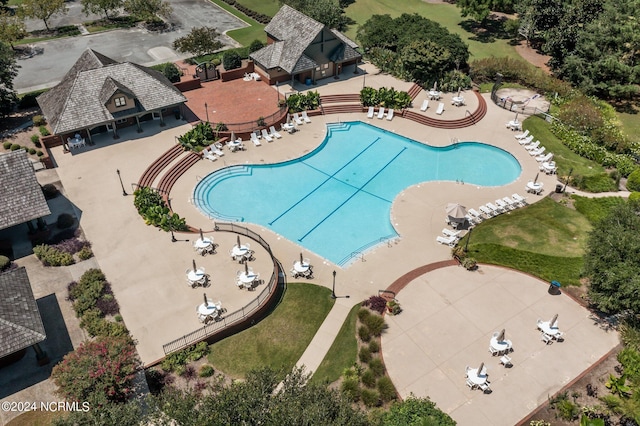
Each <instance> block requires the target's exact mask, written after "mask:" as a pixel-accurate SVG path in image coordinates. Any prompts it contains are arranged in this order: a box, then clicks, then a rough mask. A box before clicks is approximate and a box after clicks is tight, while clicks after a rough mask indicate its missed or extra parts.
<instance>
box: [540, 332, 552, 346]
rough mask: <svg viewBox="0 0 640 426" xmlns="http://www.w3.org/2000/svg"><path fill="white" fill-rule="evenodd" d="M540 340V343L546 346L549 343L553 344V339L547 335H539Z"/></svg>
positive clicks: (543, 333)
mask: <svg viewBox="0 0 640 426" xmlns="http://www.w3.org/2000/svg"><path fill="white" fill-rule="evenodd" d="M540 338H541V339H542V341H543V342H544V343H545V344H546V345H548V344H550V343H553V337H551V336H549V335H548V334H547V333H545V332H542V334H541V335H540Z"/></svg>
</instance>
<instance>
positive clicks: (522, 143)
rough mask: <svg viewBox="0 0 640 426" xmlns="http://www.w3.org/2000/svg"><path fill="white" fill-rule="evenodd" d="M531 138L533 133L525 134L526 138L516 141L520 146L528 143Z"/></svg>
mask: <svg viewBox="0 0 640 426" xmlns="http://www.w3.org/2000/svg"><path fill="white" fill-rule="evenodd" d="M532 140H533V135H532V136H527V137H526V138H522V139H520V140H519V141H518V143H519V144H520V145H522V146H525V145H528V144H530V143H531V141H532Z"/></svg>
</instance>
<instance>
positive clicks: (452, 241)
mask: <svg viewBox="0 0 640 426" xmlns="http://www.w3.org/2000/svg"><path fill="white" fill-rule="evenodd" d="M461 232H462V231H461V230H457V231H452V230H451V229H449V228H443V229H442V234H443V235H444V236H443V235H438V236H437V237H436V241H437V242H439V243H440V244H444V245H447V246H449V247H453V246H455V245H456V244H457V243H458V241H459V240H460V238H461V237H460V233H461Z"/></svg>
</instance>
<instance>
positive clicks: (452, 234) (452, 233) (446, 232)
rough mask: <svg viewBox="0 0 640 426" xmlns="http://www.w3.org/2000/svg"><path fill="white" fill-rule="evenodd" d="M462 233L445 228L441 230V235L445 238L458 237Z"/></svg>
mask: <svg viewBox="0 0 640 426" xmlns="http://www.w3.org/2000/svg"><path fill="white" fill-rule="evenodd" d="M461 232H462V231H452V230H450V229H447V228H443V229H442V233H443V234H444V235H445V236H446V237H458V236H459V235H460V233H461Z"/></svg>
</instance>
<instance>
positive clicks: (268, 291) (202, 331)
mask: <svg viewBox="0 0 640 426" xmlns="http://www.w3.org/2000/svg"><path fill="white" fill-rule="evenodd" d="M214 229H215V230H216V231H223V232H225V231H226V232H234V233H236V234H240V235H244V236H245V237H248V238H251V239H252V240H254V241H256V242H257V243H258V244H260V245H261V246H262V247H263V248H264V249H265V250H266V251H267V253H269V256H270V257H271V260H272V262H273V272H272V273H271V278H270V279H269V282H268V283H267V286H266V287H265V288H264V289H263V290H262V291H261V292H260V294H258V296H257V297H256V298H255V299H253V300H252V301H251V302H249V303H248V304H246V305H244V306H243V307H241V308H240V309H238V310H236V311H234V312H231V313H229V314H225V315H224V316H223V317H221V318H220V320H219V321H215V322H213V323H210V324H206V325H204V326H202V327H200V328H198V329H197V330H194V331H192V332H191V333H188V334H185V335H184V336H182V337H180V338H178V339H175V340H173V341H171V342H169V343H167V344H164V345H162V349H163V350H164V354H165V356H166V355H169V354H170V353H172V352H175V351H179V350H181V349H184V348H186V347H188V346H191V345H193V344H195V343H198V342H201V341H203V340H206V339H208V338H210V337H212V336H213V335H214V334H216V333H218V332H220V331H221V330H224V329H226V328H227V327H230V326H234V325H238V324H240V323H242V322H243V321H245V320H246V319H247V318H249V317H250V316H251V315H252V314H253V313H254V312H256V311H258V310H259V309H260V308H261V307H262V305H263V303H264V302H265V301H266V300H268V299H269V298H270V297H271V295H272V294H273V293H274V292H275V291H276V288H277V287H278V276H279V272H280V267H279V263H278V260H277V259H276V258H275V257H274V256H273V253H272V252H271V247H270V246H269V244H268V243H267V242H266V241H265V240H264V238H262V236H261V235H260V234H258V233H256V232H254V231H252V230H250V229H248V228H246V227H244V226H239V225H237V224H235V223H221V222H214Z"/></svg>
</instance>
